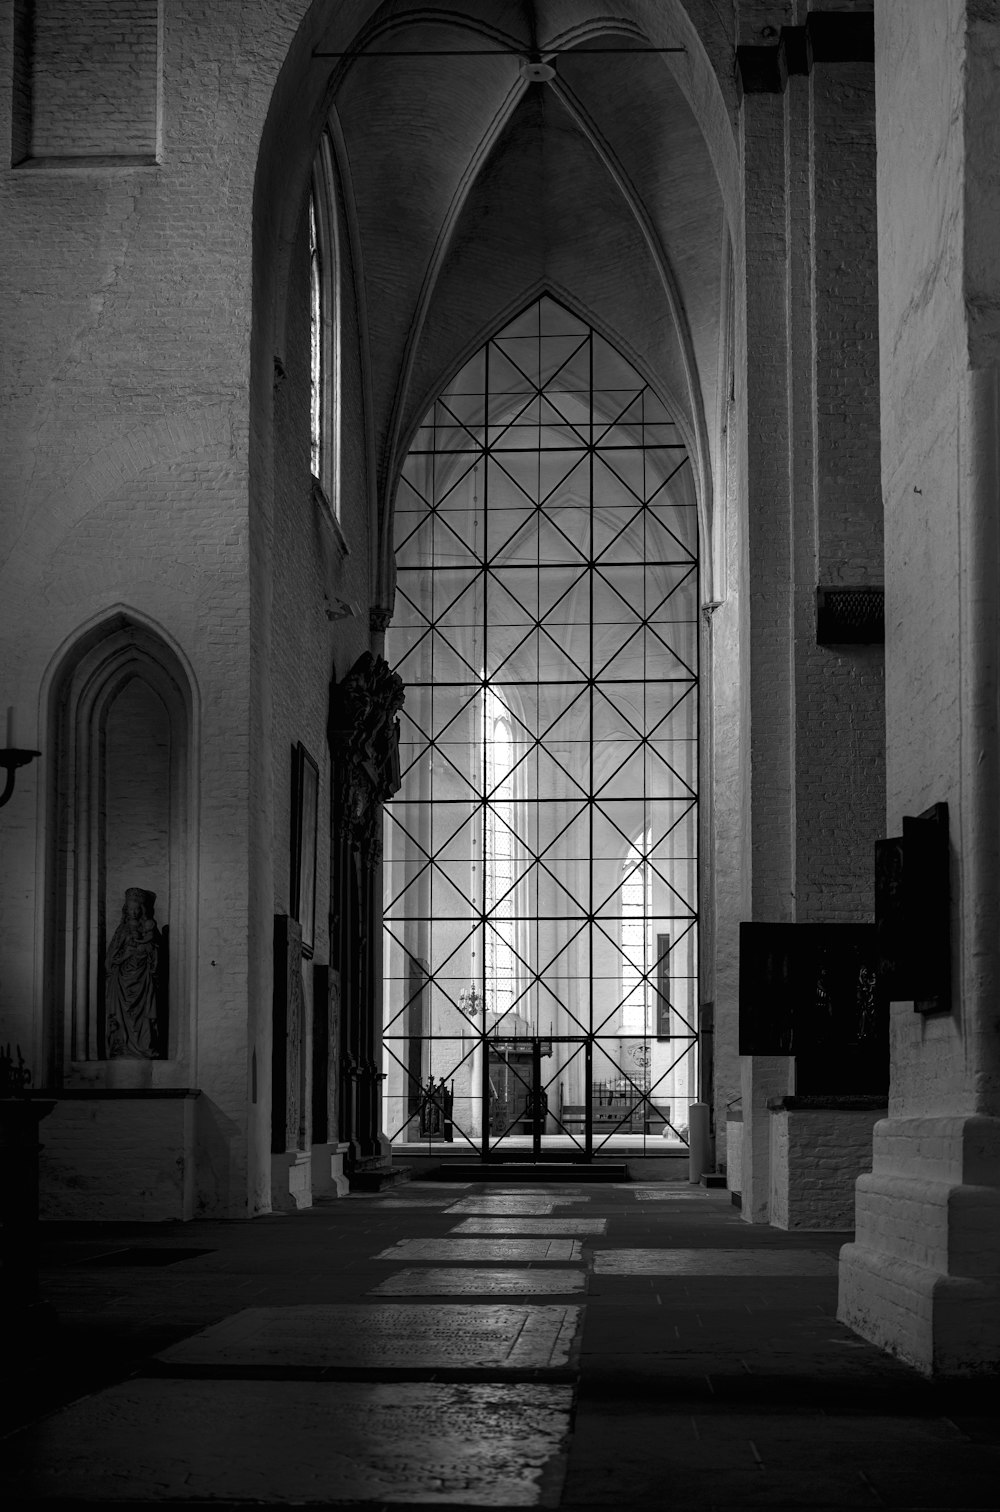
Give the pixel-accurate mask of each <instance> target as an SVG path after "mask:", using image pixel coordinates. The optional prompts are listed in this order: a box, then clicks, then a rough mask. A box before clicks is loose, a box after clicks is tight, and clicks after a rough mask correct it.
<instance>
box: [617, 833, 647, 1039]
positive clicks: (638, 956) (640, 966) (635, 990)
mask: <svg viewBox="0 0 1000 1512" xmlns="http://www.w3.org/2000/svg"><path fill="white" fill-rule="evenodd" d="M651 843H652V837H651V835H650V834H649V831H648V830H647V832H646V833H645V834H644V835H643V836H642V838H641V840H640V842H639V844H638V845H630V846H629V849H628V854H627V855H626V857H625V860H624V861H623V862H622V885H621V911H622V913H621V950H622V1033H623V1034H639V1035H643V1036H645V1035H647V1034H648V1033H649V1032H650V1007H651V1003H652V986H651V983H650V972H651V971H652V968H653V944H654V941H653V869H652V867H651V866H650V865H649V863H648V861H647V860H646V857H647V856H648V854H649V849H650V845H651Z"/></svg>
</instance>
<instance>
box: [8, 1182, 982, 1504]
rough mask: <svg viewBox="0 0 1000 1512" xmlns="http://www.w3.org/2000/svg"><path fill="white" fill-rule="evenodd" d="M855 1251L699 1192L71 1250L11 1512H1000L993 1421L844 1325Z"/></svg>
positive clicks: (15, 1459)
mask: <svg viewBox="0 0 1000 1512" xmlns="http://www.w3.org/2000/svg"><path fill="white" fill-rule="evenodd" d="M842 1241H843V1236H828V1235H819V1234H788V1233H782V1232H779V1231H777V1230H775V1229H770V1228H761V1227H753V1226H751V1225H749V1224H746V1223H743V1222H742V1220H741V1219H740V1216H739V1214H738V1213H737V1212H736V1210H735V1209H734V1208H733V1207H732V1206H731V1204H730V1202H729V1198H728V1194H727V1193H726V1192H715V1191H702V1190H700V1189H691V1188H689V1187H688V1186H687V1185H686V1184H684V1185H680V1184H678V1185H675V1186H672V1185H666V1184H664V1185H658V1186H656V1187H649V1188H641V1187H638V1186H615V1187H613V1186H601V1185H598V1184H587V1185H580V1186H578V1187H573V1186H571V1185H560V1186H559V1187H558V1188H556V1187H544V1188H540V1187H539V1186H537V1185H535V1184H532V1186H531V1188H530V1190H529V1189H523V1190H520V1191H518V1190H516V1189H513V1188H511V1189H505V1188H503V1187H499V1186H498V1185H497V1184H496V1183H492V1182H491V1183H490V1184H489V1185H488V1186H487V1185H485V1184H484V1185H483V1186H479V1185H477V1184H473V1185H470V1186H465V1187H461V1188H459V1187H456V1186H455V1185H454V1184H448V1185H444V1184H442V1185H435V1184H434V1183H433V1182H430V1181H419V1182H414V1183H412V1184H411V1185H410V1186H406V1187H403V1188H400V1187H396V1188H394V1189H392V1190H391V1191H390V1192H387V1193H386V1194H385V1195H374V1194H373V1195H365V1196H361V1195H356V1196H352V1197H349V1198H346V1199H344V1200H342V1201H340V1202H331V1203H326V1204H322V1205H320V1206H317V1207H315V1208H313V1209H312V1210H309V1211H305V1212H302V1213H297V1214H291V1215H274V1216H272V1217H269V1218H264V1219H258V1220H256V1221H255V1222H252V1223H231V1224H219V1223H192V1224H187V1225H156V1226H155V1227H154V1226H141V1225H137V1224H136V1225H112V1224H94V1225H80V1224H76V1225H69V1224H66V1225H61V1224H50V1225H47V1226H46V1229H45V1240H44V1255H43V1259H44V1272H43V1290H44V1295H45V1297H46V1298H47V1300H48V1302H49V1303H50V1304H51V1306H52V1307H53V1308H54V1310H55V1314H56V1322H55V1323H54V1325H52V1328H51V1332H50V1333H49V1334H48V1335H47V1336H43V1337H37V1338H36V1339H34V1340H33V1341H32V1342H31V1345H30V1347H28V1348H26V1349H25V1350H24V1351H23V1354H22V1355H21V1357H20V1358H18V1360H17V1366H16V1381H15V1384H16V1388H17V1389H16V1391H15V1392H14V1393H11V1394H10V1395H9V1397H8V1401H7V1405H6V1409H5V1410H6V1415H7V1416H6V1428H7V1436H6V1438H5V1442H4V1446H3V1447H4V1452H3V1466H4V1471H3V1483H4V1484H5V1486H6V1491H7V1497H6V1504H7V1505H10V1506H17V1505H20V1504H26V1503H30V1504H41V1505H45V1504H46V1503H47V1504H49V1505H55V1504H57V1503H58V1504H60V1505H67V1504H68V1505H70V1506H75V1507H85V1506H91V1507H108V1506H111V1507H116V1508H117V1507H130V1506H148V1505H152V1504H157V1503H164V1502H166V1503H171V1502H176V1503H182V1504H184V1505H186V1506H188V1507H202V1506H204V1507H208V1506H212V1507H219V1506H222V1507H226V1506H229V1507H234V1506H236V1507H250V1506H262V1505H263V1506H292V1505H306V1506H309V1505H315V1506H325V1507H330V1506H334V1507H335V1506H338V1505H344V1506H354V1507H359V1508H364V1507H370V1508H384V1509H392V1508H397V1507H399V1508H402V1507H410V1506H413V1505H415V1504H419V1505H441V1506H450V1507H453V1508H462V1507H468V1508H473V1507H494V1508H505V1507H524V1506H543V1507H559V1508H562V1509H565V1512H584V1509H586V1512H611V1509H615V1512H617V1509H619V1508H629V1509H660V1508H663V1509H670V1512H686V1509H692V1512H693V1509H695V1508H697V1509H699V1512H711V1509H720V1512H721V1509H732V1512H736V1509H740V1512H743V1509H748V1508H796V1509H799V1508H802V1509H811V1512H812V1509H816V1512H818V1509H822V1508H831V1509H832V1508H838V1509H839V1508H877V1507H891V1508H900V1509H902V1508H913V1509H917V1508H919V1509H922V1512H931V1509H934V1508H950V1509H961V1508H970V1509H971V1508H977V1509H984V1508H991V1509H994V1508H996V1507H997V1506H1000V1417H998V1414H997V1410H996V1402H995V1399H994V1398H993V1397H992V1396H991V1395H990V1394H989V1393H988V1390H987V1388H986V1387H985V1386H983V1385H979V1386H951V1387H943V1386H932V1385H930V1384H928V1383H927V1382H925V1381H924V1380H922V1379H921V1378H920V1377H918V1376H917V1375H915V1374H914V1373H913V1372H911V1371H910V1370H908V1369H907V1368H906V1367H904V1366H902V1365H900V1364H898V1363H897V1362H895V1361H893V1360H891V1359H888V1358H887V1357H886V1356H884V1355H882V1354H881V1353H880V1352H879V1351H877V1350H875V1349H872V1348H871V1347H869V1346H868V1345H867V1344H865V1343H864V1342H862V1341H861V1340H859V1339H857V1338H856V1337H855V1336H854V1335H852V1334H851V1333H850V1332H849V1331H848V1330H846V1329H845V1328H842V1327H841V1326H840V1325H839V1324H838V1323H837V1322H836V1319H835V1308H836V1282H837V1277H836V1255H837V1250H838V1248H839V1245H840V1243H841V1242H842Z"/></svg>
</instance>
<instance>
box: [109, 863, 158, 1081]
mask: <svg viewBox="0 0 1000 1512" xmlns="http://www.w3.org/2000/svg"><path fill="white" fill-rule="evenodd" d="M155 903H156V894H155V893H151V892H146V891H145V890H144V889H143V888H141V887H129V888H126V891H125V902H124V905H123V907H122V919H121V923H120V924H119V925H118V928H117V929H116V930H115V932H114V934H113V935H112V937H111V944H110V945H109V946H108V953H107V957H106V959H105V963H104V965H105V976H106V988H105V1005H106V1016H105V1033H106V1036H107V1051H108V1057H109V1059H111V1060H115V1059H118V1058H124V1059H128V1060H159V1059H160V1042H159V1022H158V1006H159V1005H158V1001H157V999H158V996H159V986H160V931H159V930H158V929H157V927H156V920H155V919H154V918H153V907H154V905H155Z"/></svg>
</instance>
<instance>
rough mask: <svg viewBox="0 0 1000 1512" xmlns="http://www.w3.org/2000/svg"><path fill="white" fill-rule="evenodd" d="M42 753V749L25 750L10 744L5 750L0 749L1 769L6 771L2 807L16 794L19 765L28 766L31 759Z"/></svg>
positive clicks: (0, 794) (0, 795) (1, 797)
mask: <svg viewBox="0 0 1000 1512" xmlns="http://www.w3.org/2000/svg"><path fill="white" fill-rule="evenodd" d="M41 754H42V753H41V751H25V750H21V749H19V748H18V747H17V746H8V747H7V748H6V749H5V750H0V769H2V770H3V771H4V772H5V773H6V777H5V780H4V785H3V792H2V793H0V808H3V806H4V804H5V803H7V802H8V800H9V799H11V798H12V797H13V796H14V773H15V772H16V771H17V769H18V767H23V766H27V765H28V763H29V761H34V759H35V757H36V756H40V755H41Z"/></svg>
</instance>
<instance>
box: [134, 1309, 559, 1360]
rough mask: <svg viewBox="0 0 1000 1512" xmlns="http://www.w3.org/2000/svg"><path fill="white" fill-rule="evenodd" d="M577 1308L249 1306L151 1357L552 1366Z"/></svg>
mask: <svg viewBox="0 0 1000 1512" xmlns="http://www.w3.org/2000/svg"><path fill="white" fill-rule="evenodd" d="M580 1311H581V1309H580V1308H579V1307H573V1306H559V1305H558V1304H557V1305H552V1306H547V1307H534V1306H531V1305H525V1306H520V1307H519V1306H515V1305H514V1304H512V1303H501V1304H498V1305H497V1306H495V1307H483V1306H477V1307H463V1306H461V1305H460V1304H455V1305H449V1304H447V1303H444V1304H441V1305H440V1306H432V1305H429V1306H422V1305H420V1304H410V1305H409V1306H394V1305H393V1304H392V1303H385V1304H382V1305H379V1304H372V1303H370V1302H369V1303H326V1304H315V1305H311V1306H302V1307H248V1308H245V1309H244V1311H243V1312H239V1313H236V1314H234V1316H233V1317H231V1318H225V1319H224V1320H223V1321H222V1322H221V1323H216V1324H214V1325H213V1326H212V1327H211V1328H206V1329H204V1330H203V1331H202V1332H201V1333H199V1334H195V1335H194V1337H193V1338H190V1339H184V1340H182V1341H181V1342H180V1343H179V1344H173V1345H171V1347H170V1348H169V1349H165V1350H164V1351H163V1352H162V1354H159V1355H157V1356H156V1358H157V1359H158V1360H161V1361H162V1362H163V1363H164V1364H165V1365H187V1366H190V1365H198V1366H230V1367H231V1366H244V1367H246V1366H256V1367H260V1366H270V1367H276V1366H289V1367H291V1366H294V1367H297V1368H299V1369H302V1368H305V1369H310V1368H312V1369H315V1368H317V1367H320V1368H340V1369H343V1368H344V1367H352V1368H355V1369H358V1368H361V1369H369V1368H370V1369H372V1370H383V1369H394V1368H395V1369H399V1368H421V1369H424V1368H426V1369H441V1368H450V1369H469V1370H483V1369H491V1370H492V1369H495V1370H534V1369H545V1368H549V1369H552V1368H554V1367H558V1366H562V1365H566V1364H567V1363H568V1361H569V1351H570V1345H571V1344H572V1341H573V1336H574V1334H575V1332H576V1328H577V1324H578V1322H579V1317H580Z"/></svg>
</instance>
